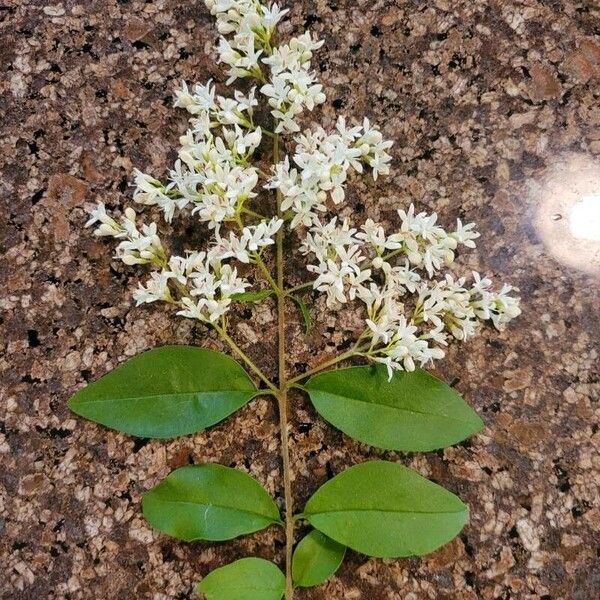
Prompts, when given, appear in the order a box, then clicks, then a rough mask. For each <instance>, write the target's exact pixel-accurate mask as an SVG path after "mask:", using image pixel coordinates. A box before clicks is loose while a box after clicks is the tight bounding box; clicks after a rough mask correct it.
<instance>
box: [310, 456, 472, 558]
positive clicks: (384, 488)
mask: <svg viewBox="0 0 600 600" xmlns="http://www.w3.org/2000/svg"><path fill="white" fill-rule="evenodd" d="M468 514H469V509H468V507H467V506H466V505H465V504H463V503H462V502H461V500H460V499H459V498H458V497H457V496H455V495H454V494H452V493H450V492H449V491H448V490H445V489H444V488H442V487H440V486H439V485H436V484H435V483H432V482H431V481H429V480H427V479H425V478H424V477H421V476H420V475H419V474H417V473H415V472H414V471H411V470H410V469H407V468H406V467H403V466H402V465H398V464H396V463H392V462H386V461H372V462H366V463H363V464H360V465H356V466H354V467H351V468H349V469H347V470H346V471H344V472H343V473H340V474H339V475H337V476H336V477H334V478H333V479H331V480H330V481H328V482H327V483H325V484H324V485H323V486H321V487H320V488H319V489H318V490H317V491H316V492H315V494H314V495H313V496H312V498H311V499H310V500H309V501H308V503H307V504H306V508H305V509H304V513H303V514H302V515H301V516H302V517H303V518H305V519H307V520H308V521H309V522H310V524H311V525H312V526H313V527H314V528H315V529H318V530H319V531H322V532H323V533H324V534H325V535H328V536H329V537H330V538H332V539H334V540H335V541H336V542H339V543H340V544H344V545H345V546H348V547H349V548H352V549H353V550H356V551H357V552H362V553H363V554H368V555H369V556H378V557H382V558H383V557H388V558H391V557H396V556H411V555H421V554H427V553H428V552H432V551H433V550H435V549H436V548H439V547H440V546H442V545H443V544H445V543H446V542H449V541H450V540H451V539H452V538H453V537H455V536H456V535H457V534H458V533H459V532H460V530H461V529H462V528H463V526H464V524H465V523H466V521H467V518H468Z"/></svg>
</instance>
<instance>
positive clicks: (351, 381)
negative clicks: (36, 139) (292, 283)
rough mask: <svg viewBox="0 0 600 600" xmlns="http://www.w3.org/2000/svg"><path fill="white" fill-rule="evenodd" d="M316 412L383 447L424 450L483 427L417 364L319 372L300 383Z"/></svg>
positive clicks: (352, 434)
mask: <svg viewBox="0 0 600 600" xmlns="http://www.w3.org/2000/svg"><path fill="white" fill-rule="evenodd" d="M304 387H305V388H306V390H307V391H308V393H309V395H310V399H311V401H312V403H313V404H314V407H315V408H316V409H317V412H318V413H319V414H320V415H321V416H322V417H323V418H324V419H325V420H326V421H329V422H330V423H331V424H332V425H334V426H335V427H337V428H338V429H341V430H342V431H343V432H344V433H346V434H347V435H349V436H350V437H353V438H354V439H357V440H359V441H361V442H364V443H366V444H370V445H371V446H376V447H378V448H385V449H388V450H403V451H428V450H434V449H437V448H444V447H446V446H450V445H452V444H456V443H457V442H460V441H461V440H464V439H465V438H467V437H469V436H470V435H472V434H473V433H476V432H477V431H480V430H481V429H482V428H483V421H482V420H481V419H480V418H479V416H478V415H477V413H476V412H475V411H474V410H473V409H472V408H471V407H470V406H469V405H468V404H467V403H466V402H465V401H464V400H463V399H462V398H461V397H460V396H459V395H458V394H457V393H456V392H455V391H454V390H453V389H452V388H451V387H449V386H448V385H446V384H445V383H444V382H442V381H440V380H439V379H437V378H436V377H433V375H430V374H429V373H427V371H423V370H422V369H417V370H416V371H413V372H412V373H408V372H406V371H396V372H395V373H394V376H393V377H392V379H391V381H388V375H387V371H386V369H385V367H383V365H377V366H376V367H372V366H371V367H368V366H364V367H350V368H348V369H338V370H335V371H329V372H327V373H322V374H320V375H317V376H315V377H313V378H312V379H310V380H309V381H308V383H306V385H305V386H304Z"/></svg>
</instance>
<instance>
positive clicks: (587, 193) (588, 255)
mask: <svg viewBox="0 0 600 600" xmlns="http://www.w3.org/2000/svg"><path fill="white" fill-rule="evenodd" d="M529 187H530V192H531V193H532V195H533V196H534V200H535V203H536V205H537V211H536V216H535V226H536V229H537V231H538V234H539V236H540V239H541V241H542V242H543V243H544V245H545V246H546V248H547V250H548V252H549V253H550V254H551V255H552V256H553V257H554V258H555V259H556V260H558V261H559V262H561V263H562V264H564V265H566V266H569V267H572V268H574V269H577V270H579V271H584V272H586V273H589V274H593V275H598V276H600V160H599V159H594V158H592V157H590V156H588V155H582V154H568V155H564V156H561V157H560V158H558V157H557V161H556V163H555V164H554V165H552V166H550V167H549V168H548V169H547V170H546V171H544V173H543V174H542V176H541V177H540V179H537V180H535V181H531V182H530V186H529Z"/></svg>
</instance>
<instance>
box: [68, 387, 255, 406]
mask: <svg viewBox="0 0 600 600" xmlns="http://www.w3.org/2000/svg"><path fill="white" fill-rule="evenodd" d="M84 389H85V388H84ZM256 393H257V390H250V389H248V390H200V391H197V392H177V393H173V392H165V393H164V394H152V395H149V396H124V397H120V398H89V399H88V398H84V399H81V400H79V401H80V402H82V403H85V404H98V403H100V402H132V401H136V400H151V399H153V398H164V397H165V396H172V398H173V400H174V401H175V402H182V401H184V400H188V399H189V397H190V396H198V395H208V394H256Z"/></svg>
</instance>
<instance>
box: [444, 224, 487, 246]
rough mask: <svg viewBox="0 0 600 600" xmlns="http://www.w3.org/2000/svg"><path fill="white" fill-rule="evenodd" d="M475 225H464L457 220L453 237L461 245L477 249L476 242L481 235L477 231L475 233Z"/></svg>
mask: <svg viewBox="0 0 600 600" xmlns="http://www.w3.org/2000/svg"><path fill="white" fill-rule="evenodd" d="M474 228H475V223H468V224H467V225H463V224H462V221H461V220H460V219H456V231H455V232H453V233H451V234H450V235H451V237H453V238H454V239H455V240H456V241H457V242H458V243H459V244H463V245H464V246H466V247H467V248H475V242H474V241H473V240H476V239H477V238H478V237H479V236H480V235H481V234H480V233H479V232H477V231H474Z"/></svg>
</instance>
